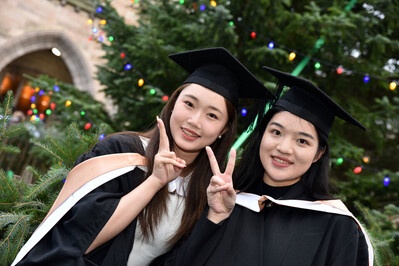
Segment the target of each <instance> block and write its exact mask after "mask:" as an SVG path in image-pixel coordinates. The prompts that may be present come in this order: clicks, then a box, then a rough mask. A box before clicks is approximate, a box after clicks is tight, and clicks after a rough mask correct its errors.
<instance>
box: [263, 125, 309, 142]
mask: <svg viewBox="0 0 399 266" xmlns="http://www.w3.org/2000/svg"><path fill="white" fill-rule="evenodd" d="M269 125H273V126H276V127H279V128H282V129H285V127H284V126H283V125H282V124H280V123H277V122H273V121H272V122H270V124H269ZM297 134H298V135H300V136H304V137H307V138H310V139H312V140H314V139H315V138H314V137H313V135H311V134H308V133H306V132H301V131H299V132H297Z"/></svg>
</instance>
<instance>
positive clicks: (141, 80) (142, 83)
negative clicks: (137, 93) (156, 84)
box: [137, 78, 144, 87]
mask: <svg viewBox="0 0 399 266" xmlns="http://www.w3.org/2000/svg"><path fill="white" fill-rule="evenodd" d="M137 85H139V87H142V86H143V85H144V79H142V78H141V79H139V81H138V82H137Z"/></svg>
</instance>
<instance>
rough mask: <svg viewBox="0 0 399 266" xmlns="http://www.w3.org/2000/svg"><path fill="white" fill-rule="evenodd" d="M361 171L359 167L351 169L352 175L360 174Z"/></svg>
mask: <svg viewBox="0 0 399 266" xmlns="http://www.w3.org/2000/svg"><path fill="white" fill-rule="evenodd" d="M362 171H363V168H362V167H361V166H356V167H355V168H354V169H353V173H355V174H357V175H358V174H360V173H361V172H362Z"/></svg>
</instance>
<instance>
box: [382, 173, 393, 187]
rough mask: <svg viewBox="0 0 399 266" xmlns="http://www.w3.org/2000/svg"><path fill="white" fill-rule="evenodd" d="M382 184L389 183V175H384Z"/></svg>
mask: <svg viewBox="0 0 399 266" xmlns="http://www.w3.org/2000/svg"><path fill="white" fill-rule="evenodd" d="M383 182H384V186H385V187H387V186H388V185H389V183H390V182H391V179H390V178H389V176H387V175H386V176H385V177H384V181H383Z"/></svg>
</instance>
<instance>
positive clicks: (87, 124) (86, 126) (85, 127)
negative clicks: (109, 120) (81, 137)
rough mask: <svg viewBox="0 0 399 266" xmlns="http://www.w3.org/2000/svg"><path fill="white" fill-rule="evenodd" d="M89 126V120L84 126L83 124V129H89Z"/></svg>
mask: <svg viewBox="0 0 399 266" xmlns="http://www.w3.org/2000/svg"><path fill="white" fill-rule="evenodd" d="M90 128H91V123H90V122H87V123H86V124H85V126H84V129H85V130H89V129H90Z"/></svg>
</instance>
